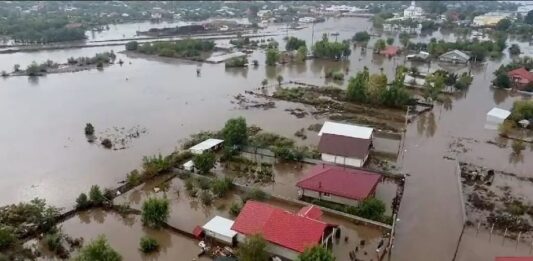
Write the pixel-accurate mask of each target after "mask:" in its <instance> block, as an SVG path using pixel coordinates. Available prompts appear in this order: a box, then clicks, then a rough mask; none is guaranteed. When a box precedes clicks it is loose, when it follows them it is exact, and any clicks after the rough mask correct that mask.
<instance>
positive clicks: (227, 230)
mask: <svg viewBox="0 0 533 261" xmlns="http://www.w3.org/2000/svg"><path fill="white" fill-rule="evenodd" d="M233 223H234V221H233V220H231V219H227V218H223V217H220V216H215V217H214V218H212V219H211V220H209V222H207V223H206V224H205V225H203V227H202V228H203V229H204V232H205V236H206V237H210V238H214V239H216V240H218V241H220V242H222V243H227V244H230V245H233V240H234V238H235V235H237V232H235V231H233V230H232V229H231V227H232V226H233Z"/></svg>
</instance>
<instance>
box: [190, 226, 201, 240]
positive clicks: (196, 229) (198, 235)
mask: <svg viewBox="0 0 533 261" xmlns="http://www.w3.org/2000/svg"><path fill="white" fill-rule="evenodd" d="M203 233H204V229H203V228H202V227H200V226H196V227H194V230H193V231H192V234H193V235H194V237H195V238H196V239H200V238H201V237H202V234H203Z"/></svg>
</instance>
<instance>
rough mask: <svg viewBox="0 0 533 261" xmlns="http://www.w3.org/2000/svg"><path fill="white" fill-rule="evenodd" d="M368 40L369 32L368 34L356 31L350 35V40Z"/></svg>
mask: <svg viewBox="0 0 533 261" xmlns="http://www.w3.org/2000/svg"><path fill="white" fill-rule="evenodd" d="M368 40H370V34H368V33H367V32H366V31H362V32H357V33H355V35H354V36H353V37H352V41H354V42H368Z"/></svg>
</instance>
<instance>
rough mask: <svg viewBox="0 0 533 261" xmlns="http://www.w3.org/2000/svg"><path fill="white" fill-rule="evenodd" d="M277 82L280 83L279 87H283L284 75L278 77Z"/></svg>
mask: <svg viewBox="0 0 533 261" xmlns="http://www.w3.org/2000/svg"><path fill="white" fill-rule="evenodd" d="M276 80H277V81H278V86H279V87H281V83H282V82H283V75H281V74H280V75H278V77H276Z"/></svg>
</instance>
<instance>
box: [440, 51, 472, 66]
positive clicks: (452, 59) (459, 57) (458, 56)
mask: <svg viewBox="0 0 533 261" xmlns="http://www.w3.org/2000/svg"><path fill="white" fill-rule="evenodd" d="M439 61H442V62H448V63H468V61H470V56H469V55H468V54H466V53H464V52H461V51H459V50H452V51H449V52H447V53H444V54H442V55H441V56H439Z"/></svg>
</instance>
